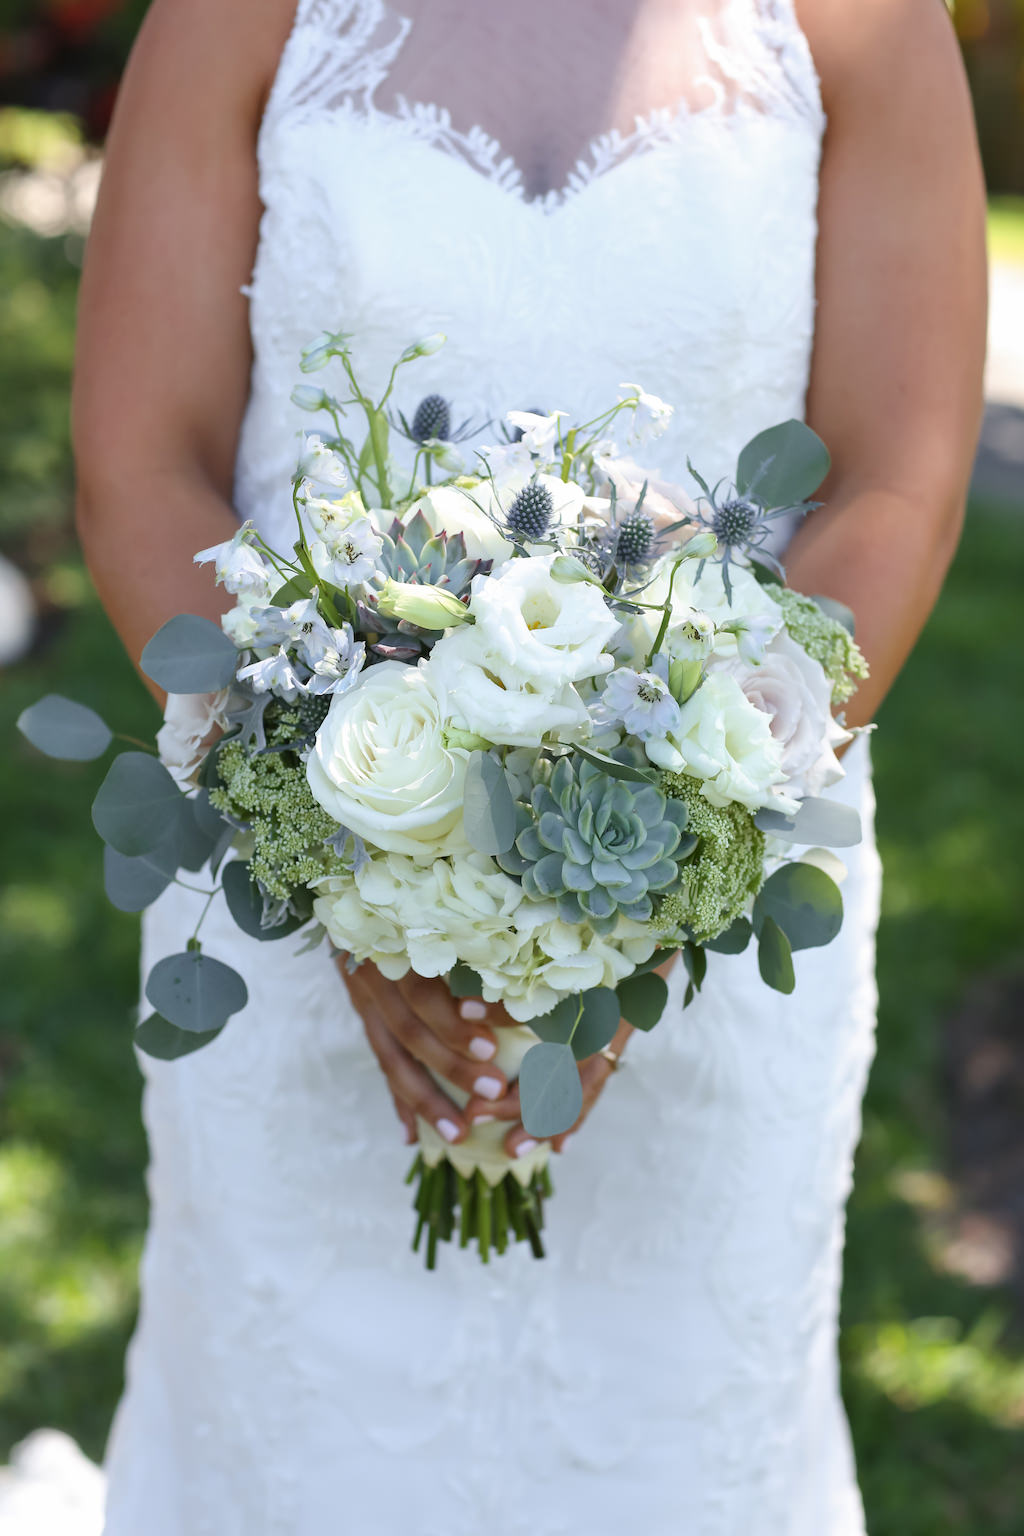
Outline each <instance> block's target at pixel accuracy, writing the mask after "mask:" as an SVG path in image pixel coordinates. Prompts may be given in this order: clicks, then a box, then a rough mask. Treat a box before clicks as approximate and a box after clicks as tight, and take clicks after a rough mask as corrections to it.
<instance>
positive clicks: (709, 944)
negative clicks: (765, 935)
mask: <svg viewBox="0 0 1024 1536" xmlns="http://www.w3.org/2000/svg"><path fill="white" fill-rule="evenodd" d="M753 931H754V930H753V928H752V927H751V926H750V923H749V922H748V921H747V919H746V918H745V917H738V918H737V919H736V921H735V922H734V923H732V924H731V925H730V926H729V927H728V928H726V929H725V931H724V932H723V933H720V934H719V935H718V937H717V938H716V939H705V940H704V948H705V949H710V950H713V951H714V953H715V954H716V955H742V953H743V951H744V950H745V949H746V947H747V945H748V944H749V943H750V935H751V934H752V933H753Z"/></svg>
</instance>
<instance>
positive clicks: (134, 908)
mask: <svg viewBox="0 0 1024 1536" xmlns="http://www.w3.org/2000/svg"><path fill="white" fill-rule="evenodd" d="M177 871H178V860H177V855H176V849H175V841H174V839H171V840H169V841H168V843H167V844H166V845H164V846H162V847H160V848H155V849H154V850H153V852H152V853H141V854H139V855H138V857H137V858H134V859H129V858H125V856H124V854H123V853H118V851H117V849H116V848H111V847H110V845H109V843H108V844H107V845H106V847H105V848H104V849H103V886H104V889H105V890H106V893H107V899H108V900H109V901H110V902H111V904H112V905H113V906H115V907H117V909H118V911H119V912H141V911H142V910H143V909H144V908H145V907H148V906H149V905H150V904H151V903H152V902H154V901H156V899H157V897H158V896H161V895H162V894H163V892H164V891H166V889H167V887H168V886H169V885H170V883H171V881H172V880H173V879H174V876H175V875H176V874H177Z"/></svg>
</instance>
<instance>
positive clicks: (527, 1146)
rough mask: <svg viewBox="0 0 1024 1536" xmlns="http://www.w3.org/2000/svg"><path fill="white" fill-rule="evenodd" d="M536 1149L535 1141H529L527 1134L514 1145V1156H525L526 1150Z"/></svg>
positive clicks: (532, 1150) (534, 1150) (533, 1150)
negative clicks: (524, 1138) (523, 1139)
mask: <svg viewBox="0 0 1024 1536" xmlns="http://www.w3.org/2000/svg"><path fill="white" fill-rule="evenodd" d="M536 1150H537V1143H536V1142H535V1141H531V1140H530V1138H529V1136H528V1137H527V1138H526V1140H525V1141H521V1142H520V1143H519V1144H518V1146H517V1147H516V1157H525V1156H526V1154H527V1152H536Z"/></svg>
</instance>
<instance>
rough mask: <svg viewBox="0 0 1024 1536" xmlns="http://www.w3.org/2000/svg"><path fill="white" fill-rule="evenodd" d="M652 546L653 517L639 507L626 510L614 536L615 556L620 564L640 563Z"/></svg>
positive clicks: (647, 556)
mask: <svg viewBox="0 0 1024 1536" xmlns="http://www.w3.org/2000/svg"><path fill="white" fill-rule="evenodd" d="M653 546H654V519H653V518H652V517H650V516H649V514H648V513H646V512H644V511H643V510H642V509H641V508H639V507H638V508H635V509H634V510H633V511H632V512H627V513H626V516H625V517H624V518H623V519H622V521H621V522H620V523H619V526H618V529H617V530H616V536H615V558H616V559H617V560H618V561H619V562H620V563H621V564H622V565H642V564H643V562H644V561H645V560H647V559H649V558H650V554H651V550H652V548H653Z"/></svg>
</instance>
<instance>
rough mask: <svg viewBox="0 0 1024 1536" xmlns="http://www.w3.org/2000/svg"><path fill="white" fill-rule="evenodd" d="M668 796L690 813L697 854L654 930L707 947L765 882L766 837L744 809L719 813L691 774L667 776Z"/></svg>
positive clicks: (661, 905) (661, 904)
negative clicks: (685, 935)
mask: <svg viewBox="0 0 1024 1536" xmlns="http://www.w3.org/2000/svg"><path fill="white" fill-rule="evenodd" d="M659 783H660V786H661V789H662V791H663V792H664V793H665V794H666V795H670V796H672V798H674V799H676V800H680V801H682V802H683V804H684V805H685V806H686V807H687V811H688V820H687V829H688V830H689V831H690V832H691V833H693V834H694V835H695V836H696V838H697V849H696V852H695V853H694V854H693V855H692V857H691V858H690V859H689V861H688V862H687V863H686V864H684V865H683V866H682V868H681V869H680V878H679V887H678V889H677V890H674V891H672V892H671V893H670V894H669V895H668V896H664V897H662V898H661V899H660V900H659V901H658V903H657V911H656V912H655V915H654V924H655V927H656V928H657V930H658V932H659V933H663V934H666V935H667V936H668V937H669V938H670V939H671V938H673V937H674V936H675V935H678V934H679V933H680V931H681V930H686V931H688V932H689V933H690V934H691V935H692V936H693V937H694V938H695V939H696V940H697V941H698V942H700V943H704V942H706V941H707V940H708V939H713V938H714V937H715V936H716V935H717V934H720V933H722V932H723V930H724V929H726V928H728V927H729V926H730V925H731V924H732V923H733V922H734V920H735V919H736V918H737V917H739V916H740V915H741V913H742V912H743V910H744V908H745V907H746V906H747V904H748V902H749V900H750V898H751V896H753V895H755V894H756V893H757V891H758V890H759V889H760V886H761V880H762V878H763V876H764V833H763V832H760V831H759V830H758V828H757V827H756V826H755V825H754V818H753V816H752V815H751V814H750V812H749V811H745V810H744V809H743V807H742V806H741V805H729V806H724V807H721V808H719V807H718V806H714V805H712V804H711V803H710V802H709V801H708V800H705V798H704V796H703V795H702V794H701V792H700V781H699V780H698V779H694V778H691V777H690V775H689V774H685V773H663V774H662V775H661V777H660V780H659Z"/></svg>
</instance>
